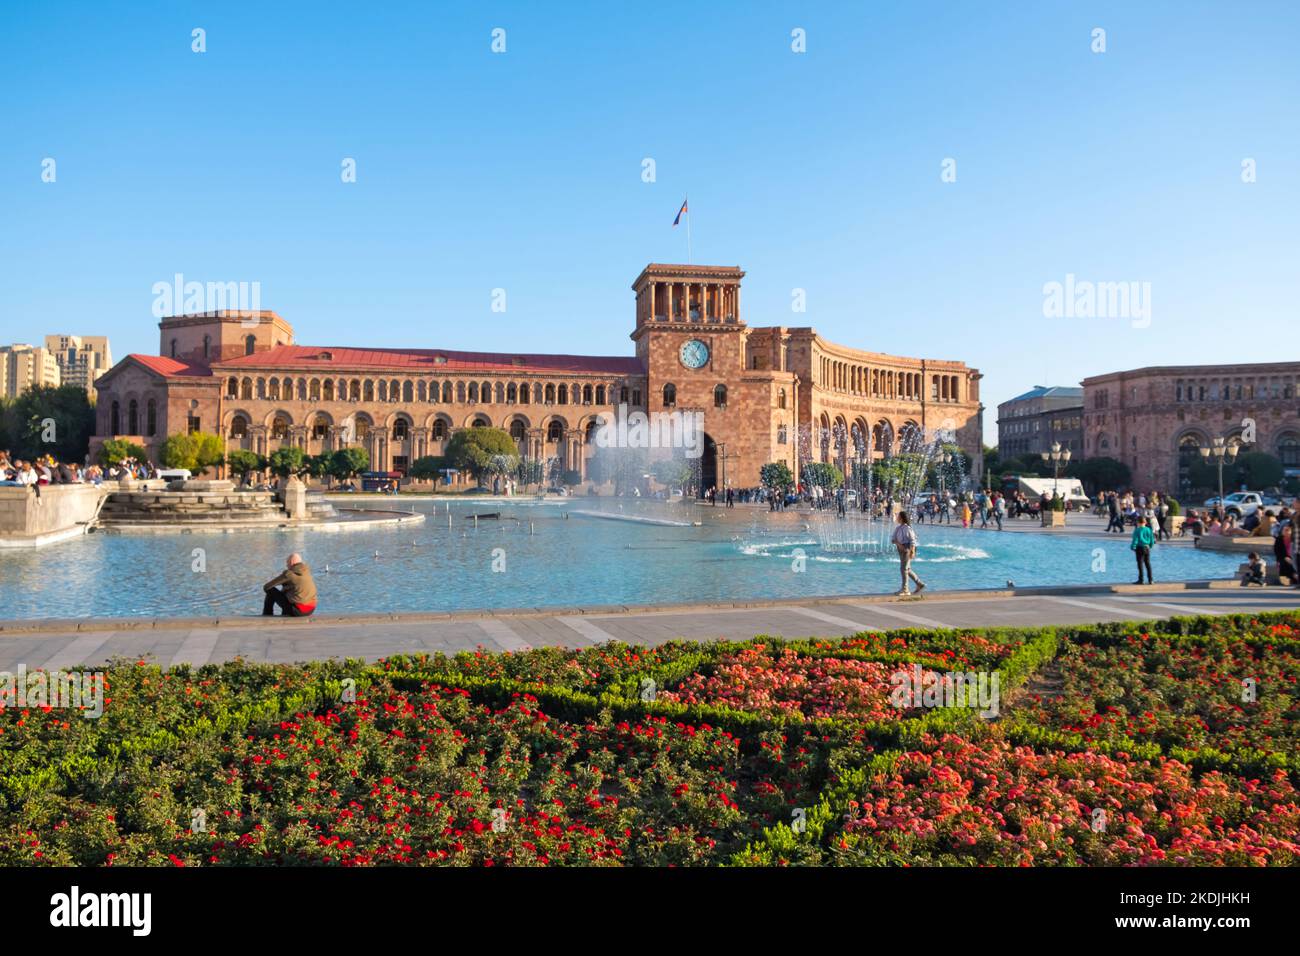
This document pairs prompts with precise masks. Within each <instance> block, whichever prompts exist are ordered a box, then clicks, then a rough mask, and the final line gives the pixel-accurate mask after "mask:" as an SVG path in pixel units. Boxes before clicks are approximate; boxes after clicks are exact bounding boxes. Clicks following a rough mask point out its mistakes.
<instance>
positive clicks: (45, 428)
mask: <svg viewBox="0 0 1300 956" xmlns="http://www.w3.org/2000/svg"><path fill="white" fill-rule="evenodd" d="M94 433H95V406H93V405H92V404H91V403H90V398H89V396H88V395H87V394H86V390H85V389H84V388H81V387H79V386H77V385H37V386H35V387H34V388H29V389H28V390H27V391H25V392H23V393H22V394H21V395H19V396H18V397H17V398H14V399H11V400H7V401H5V402H3V404H0V437H3V439H4V441H3V442H0V448H7V449H8V450H9V451H11V452H12V453H13V454H14V456H15V457H17V458H39V457H41V456H42V455H53V456H54V457H55V458H56V459H58V460H59V461H76V462H79V461H85V460H86V453H87V451H88V450H89V448H90V436H91V435H93V434H94ZM142 460H143V459H142Z"/></svg>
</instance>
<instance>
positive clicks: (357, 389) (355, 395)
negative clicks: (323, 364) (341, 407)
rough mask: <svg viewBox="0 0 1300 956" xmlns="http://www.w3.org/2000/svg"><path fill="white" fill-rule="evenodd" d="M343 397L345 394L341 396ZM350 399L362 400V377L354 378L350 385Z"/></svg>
mask: <svg viewBox="0 0 1300 956" xmlns="http://www.w3.org/2000/svg"><path fill="white" fill-rule="evenodd" d="M339 397H340V398H342V397H343V396H341V395H340V396H339ZM348 399H349V400H350V401H353V402H359V401H361V379H359V378H354V379H353V380H352V382H351V383H350V384H349V385H348Z"/></svg>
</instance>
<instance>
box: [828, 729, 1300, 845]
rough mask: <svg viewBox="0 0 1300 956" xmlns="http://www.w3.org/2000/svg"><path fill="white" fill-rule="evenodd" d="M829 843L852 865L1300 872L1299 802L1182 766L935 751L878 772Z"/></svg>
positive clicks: (1282, 783) (967, 747)
mask: <svg viewBox="0 0 1300 956" xmlns="http://www.w3.org/2000/svg"><path fill="white" fill-rule="evenodd" d="M848 813H849V816H850V819H849V820H847V821H845V822H844V823H843V825H842V826H841V827H840V829H839V831H838V832H836V833H833V834H832V835H831V837H830V849H829V851H828V852H829V856H830V861H831V862H835V863H839V864H846V865H859V864H882V863H899V862H907V863H911V864H921V865H927V864H928V865H936V864H937V865H949V864H956V865H968V864H993V865H999V866H1040V865H1077V864H1085V865H1104V866H1117V865H1123V866H1144V865H1153V864H1167V865H1187V866H1210V865H1230V866H1246V865H1275V866H1287V865H1292V864H1295V863H1300V794H1298V793H1297V791H1296V788H1295V786H1294V785H1293V784H1292V783H1291V781H1290V780H1288V778H1287V775H1286V774H1285V773H1284V772H1282V771H1276V772H1275V773H1274V774H1273V775H1272V776H1271V777H1270V778H1268V779H1264V780H1246V779H1241V778H1238V777H1233V776H1227V775H1223V774H1218V773H1208V774H1204V775H1202V776H1200V777H1197V776H1196V775H1194V774H1193V773H1192V772H1191V770H1190V769H1189V768H1188V767H1187V766H1185V765H1183V764H1181V763H1178V762H1177V761H1174V760H1164V759H1161V760H1157V761H1144V760H1128V759H1116V758H1112V757H1106V756H1103V755H1101V754H1095V753H1075V754H1064V753H1061V752H1048V753H1038V752H1035V751H1034V750H1032V749H1031V748H1028V747H1012V746H1011V745H1010V744H1008V743H1007V742H1006V741H1004V740H998V739H990V740H987V741H980V742H975V741H970V740H964V739H962V738H959V737H956V736H952V735H949V736H945V737H943V738H942V739H940V740H937V741H934V740H929V741H927V743H926V745H925V746H924V747H923V748H921V749H919V750H914V751H908V752H906V753H903V754H901V755H899V756H898V757H897V758H896V759H895V760H893V761H892V762H891V764H890V765H889V766H888V767H887V768H885V769H882V770H881V771H879V772H877V773H874V774H872V775H871V776H870V777H869V779H868V782H867V786H866V788H865V789H864V790H863V791H862V792H861V794H860V796H859V798H858V799H857V800H855V801H852V802H851V803H850V804H849V810H848Z"/></svg>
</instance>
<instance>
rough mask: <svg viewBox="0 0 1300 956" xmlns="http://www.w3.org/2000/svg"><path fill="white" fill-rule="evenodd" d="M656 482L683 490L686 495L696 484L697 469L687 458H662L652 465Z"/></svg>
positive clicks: (652, 472) (651, 470)
mask: <svg viewBox="0 0 1300 956" xmlns="http://www.w3.org/2000/svg"><path fill="white" fill-rule="evenodd" d="M650 474H652V475H654V478H655V481H657V482H659V484H661V485H667V486H668V487H669V488H681V489H682V493H683V494H685V493H686V489H687V487H688V486H690V485H692V484H694V482H695V467H694V466H693V465H692V464H691V463H690V461H688V460H687V459H685V458H660V459H659V460H658V461H655V462H654V463H652V464H651V465H650Z"/></svg>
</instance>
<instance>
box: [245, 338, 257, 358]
mask: <svg viewBox="0 0 1300 956" xmlns="http://www.w3.org/2000/svg"><path fill="white" fill-rule="evenodd" d="M255 351H257V336H256V335H249V336H246V337H245V338H244V354H245V355H252V354H253V353H254V352H255Z"/></svg>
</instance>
